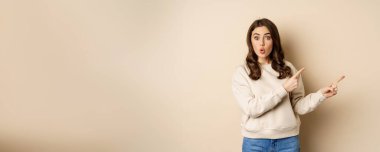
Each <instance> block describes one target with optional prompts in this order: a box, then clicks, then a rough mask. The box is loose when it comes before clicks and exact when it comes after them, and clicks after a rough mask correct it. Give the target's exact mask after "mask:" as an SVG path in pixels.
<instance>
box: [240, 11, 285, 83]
mask: <svg viewBox="0 0 380 152" xmlns="http://www.w3.org/2000/svg"><path fill="white" fill-rule="evenodd" d="M262 26H265V27H267V28H268V30H269V32H270V34H271V37H272V40H273V47H272V52H271V53H270V54H269V58H270V60H271V61H272V63H271V66H272V69H273V70H275V71H277V72H278V73H279V76H278V77H277V78H278V79H284V78H286V77H291V76H292V72H291V69H290V67H289V66H287V65H285V62H284V57H285V55H284V51H283V50H282V47H281V41H280V34H279V33H278V30H277V27H276V25H275V24H274V23H273V22H272V21H270V20H268V19H266V18H263V19H258V20H255V21H254V22H253V23H252V25H251V26H250V27H249V29H248V33H247V44H248V49H249V51H248V55H247V58H246V64H247V66H248V68H249V70H250V73H249V77H250V78H251V79H252V80H258V79H260V77H261V68H260V64H259V62H258V56H257V54H256V53H255V51H254V50H253V46H252V31H253V30H254V29H255V28H256V27H262Z"/></svg>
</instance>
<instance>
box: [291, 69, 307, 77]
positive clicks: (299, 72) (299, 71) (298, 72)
mask: <svg viewBox="0 0 380 152" xmlns="http://www.w3.org/2000/svg"><path fill="white" fill-rule="evenodd" d="M304 70H305V68H301V69H300V70H298V71H297V73H296V74H294V76H293V78H297V79H298V78H299V76H300V75H301V73H302V72H303V71H304Z"/></svg>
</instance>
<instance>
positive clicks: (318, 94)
mask: <svg viewBox="0 0 380 152" xmlns="http://www.w3.org/2000/svg"><path fill="white" fill-rule="evenodd" d="M316 94H317V96H318V97H319V101H324V100H326V99H327V98H326V97H325V96H324V95H323V93H322V91H321V90H319V91H318V92H317V93H316Z"/></svg>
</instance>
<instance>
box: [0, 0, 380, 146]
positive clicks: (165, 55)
mask: <svg viewBox="0 0 380 152" xmlns="http://www.w3.org/2000/svg"><path fill="white" fill-rule="evenodd" d="M379 6H380V1H375V0H374V1H371V0H368V1H361V0H356V1H350V0H341V1H339V0H326V1H319V2H316V1H301V0H296V1H253V0H252V1H236V0H230V1H227V0H214V1H211V0H202V1H201V0H191V1H190V0H157V1H156V0H148V1H140V0H134V1H124V0H79V1H78V0H33V1H31V0H9V1H7V0H1V1H0V151H2V152H87V151H88V152H90V151H91V152H149V151H157V152H238V151H241V144H242V136H241V135H240V110H239V108H238V106H237V102H236V101H235V99H234V97H233V96H232V91H231V79H232V73H233V71H234V68H235V67H236V66H237V65H240V64H243V63H244V60H245V57H246V54H247V51H248V49H247V46H246V42H245V41H246V40H245V38H246V32H247V30H248V27H249V26H250V24H251V23H252V22H253V21H254V20H256V19H259V18H264V17H265V18H268V19H270V20H272V21H273V22H274V23H275V24H276V25H277V27H278V29H279V31H280V35H281V39H282V45H283V47H284V49H285V55H286V59H287V60H289V61H291V62H292V63H293V64H294V65H295V66H296V68H298V69H300V68H302V67H305V68H306V70H305V71H304V73H303V81H304V84H305V86H306V92H307V93H310V92H314V91H317V90H318V89H319V88H321V87H324V86H327V85H329V84H330V83H332V82H333V81H335V80H336V79H337V78H338V77H339V76H340V75H346V79H344V80H343V81H342V82H341V83H340V84H339V93H338V95H337V96H335V97H333V98H330V99H328V100H326V101H325V102H324V103H323V104H322V105H320V106H319V107H318V108H317V109H316V110H315V111H314V112H312V113H309V114H307V115H304V116H302V117H301V119H302V125H301V135H300V137H301V149H302V151H305V152H343V151H344V152H357V151H363V152H376V151H380V148H379V147H380V146H379V141H378V138H379V137H380V131H378V128H380V122H379V112H378V111H379V110H378V108H379V107H380V101H379V92H380V89H379V86H380V83H379V81H378V78H379V77H380V70H379V67H378V66H379V63H380V62H379V55H380V53H379V52H380V45H379V44H380V42H379V40H380V37H379V35H380V29H379V27H380V11H379V9H378V7H379Z"/></svg>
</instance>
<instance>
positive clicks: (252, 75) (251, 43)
mask: <svg viewBox="0 0 380 152" xmlns="http://www.w3.org/2000/svg"><path fill="white" fill-rule="evenodd" d="M247 44H248V48H249V52H248V55H247V58H246V64H244V65H241V66H238V67H237V68H236V70H235V72H234V74H233V81H232V91H233V94H234V96H235V98H236V100H237V101H238V104H239V107H240V109H241V111H242V120H241V121H242V123H241V127H242V130H241V133H242V135H243V136H244V139H243V145H242V150H243V152H254V151H255V152H256V151H260V152H261V151H262V152H266V151H276V152H277V151H278V152H281V151H284V152H285V151H286V152H297V151H300V145H299V138H298V134H299V129H300V124H301V122H300V118H299V115H303V114H306V113H309V112H311V111H313V110H314V109H315V108H316V107H317V106H318V105H319V104H320V103H322V101H324V100H325V99H327V98H330V97H332V96H334V95H336V94H337V91H338V90H337V86H336V84H337V82H338V81H337V82H336V83H333V84H332V85H330V86H327V87H324V88H321V89H320V90H318V91H317V92H315V93H310V94H309V95H307V96H304V95H305V90H304V86H303V83H302V78H301V73H302V71H303V70H304V68H302V69H300V70H299V71H297V70H296V68H295V67H294V66H293V65H292V63H290V62H289V61H286V60H284V52H283V50H282V47H281V42H280V35H279V33H278V30H277V27H276V25H275V24H274V23H273V22H271V21H270V20H268V19H265V18H264V19H259V20H256V21H254V22H253V23H252V25H251V26H250V27H249V30H248V33H247ZM343 78H344V77H342V78H341V79H343ZM341 79H340V80H341ZM340 80H339V81H340Z"/></svg>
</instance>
